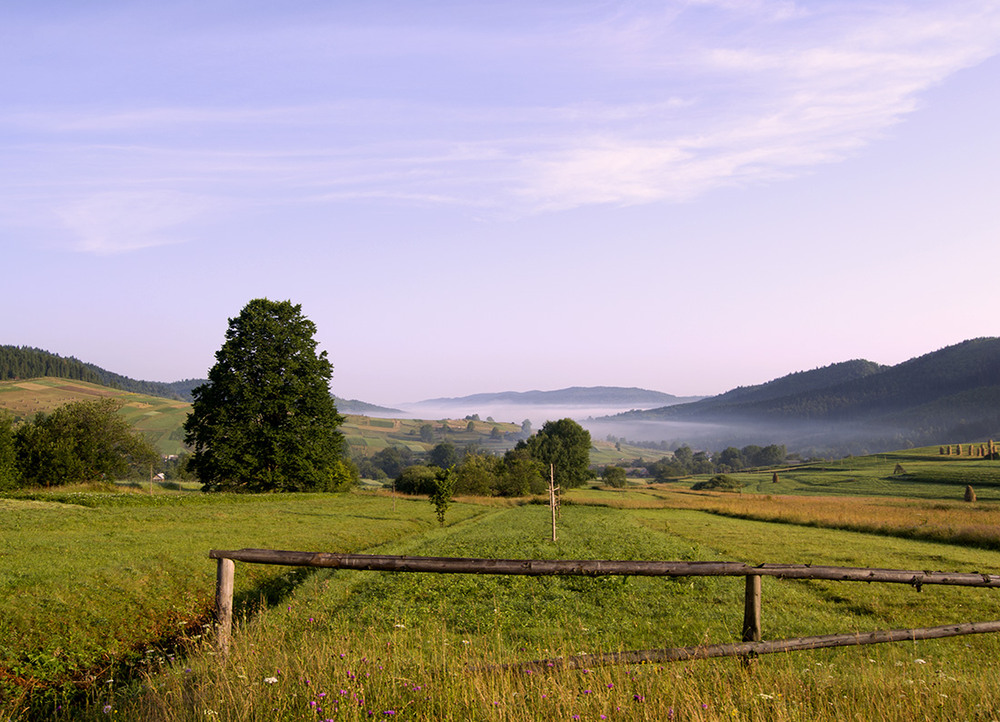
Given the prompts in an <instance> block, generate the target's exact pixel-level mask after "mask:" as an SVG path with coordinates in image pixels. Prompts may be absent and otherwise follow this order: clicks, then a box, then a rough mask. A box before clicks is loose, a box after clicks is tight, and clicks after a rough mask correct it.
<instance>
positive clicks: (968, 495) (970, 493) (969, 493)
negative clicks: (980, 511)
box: [965, 484, 976, 502]
mask: <svg viewBox="0 0 1000 722" xmlns="http://www.w3.org/2000/svg"><path fill="white" fill-rule="evenodd" d="M965 500H966V501H970V502H971V501H975V500H976V492H975V491H974V490H973V488H972V485H971V484H969V485H968V486H966V487H965Z"/></svg>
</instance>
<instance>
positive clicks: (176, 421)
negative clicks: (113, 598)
mask: <svg viewBox="0 0 1000 722" xmlns="http://www.w3.org/2000/svg"><path fill="white" fill-rule="evenodd" d="M101 397H112V398H117V399H120V400H121V401H122V404H123V406H122V411H121V413H122V414H123V415H124V416H125V417H126V418H127V419H128V420H129V422H130V423H131V424H132V425H133V426H135V428H137V429H139V430H140V431H142V432H144V433H145V434H147V435H148V436H149V438H150V440H151V441H152V442H153V443H154V444H155V445H156V447H157V448H158V449H159V450H160V451H161V452H162V453H164V454H179V453H181V452H182V451H183V450H184V432H183V429H182V426H183V424H184V421H185V420H186V419H187V415H188V413H189V412H190V410H191V405H190V404H188V403H185V402H183V401H175V400H171V399H163V398H160V397H157V396H145V395H142V394H134V393H129V392H125V391H118V390H116V389H111V388H108V387H106V386H99V385H97V384H90V383H85V382H83V381H69V380H66V379H56V378H41V379H31V380H28V381H4V382H0V409H7V410H8V411H10V412H12V413H14V414H15V415H16V416H18V417H21V418H28V417H31V416H32V415H34V414H36V413H38V412H39V411H45V412H50V411H52V410H53V409H55V408H56V407H58V406H62V405H64V404H68V403H71V402H74V401H87V400H92V399H95V398H101ZM345 418H346V420H345V423H344V425H343V427H342V429H341V430H342V431H343V433H344V436H345V438H346V440H347V443H348V444H349V445H350V446H351V450H352V452H356V453H362V454H368V455H370V454H374V453H376V452H378V451H381V450H382V449H384V448H386V447H387V446H401V447H406V448H409V449H410V450H411V451H413V452H415V453H425V452H427V451H429V450H430V449H431V448H432V447H433V446H434V445H435V444H437V443H439V442H441V441H450V442H451V443H453V444H455V446H456V447H458V448H459V449H461V448H463V447H464V446H466V445H467V444H475V445H477V446H478V447H479V448H481V449H483V450H484V451H487V452H492V453H502V452H504V451H506V450H507V449H509V448H511V447H512V446H513V445H514V443H515V439H514V438H513V434H516V433H517V432H519V431H520V430H521V428H520V426H518V425H516V424H510V423H500V422H497V423H493V422H489V421H474V422H473V429H472V430H471V431H470V430H468V428H467V427H468V423H469V422H468V421H465V420H455V419H453V420H437V421H423V420H419V419H379V418H375V417H371V416H356V415H347V416H346V417H345ZM428 423H429V424H431V425H432V426H433V427H434V440H433V441H431V442H430V443H426V442H422V441H421V440H420V427H421V426H423V425H424V424H428ZM445 427H447V430H445ZM494 428H496V429H497V430H498V431H499V433H500V437H499V438H496V437H494V436H493V434H492V432H493V429H494ZM663 453H664V452H654V451H650V450H649V449H640V448H638V447H629V446H625V447H623V448H622V450H621V451H620V452H619V451H616V450H615V448H614V444H611V443H608V442H603V441H598V442H595V444H594V448H593V449H592V454H591V455H592V461H593V463H595V464H607V463H615V462H618V461H619V460H623V459H630V460H631V459H637V458H644V459H658V458H660V457H661V456H663Z"/></svg>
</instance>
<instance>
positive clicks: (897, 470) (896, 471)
mask: <svg viewBox="0 0 1000 722" xmlns="http://www.w3.org/2000/svg"><path fill="white" fill-rule="evenodd" d="M905 473H906V469H904V468H903V465H902V464H896V468H895V469H893V471H892V475H893V476H899V475H900V474H905Z"/></svg>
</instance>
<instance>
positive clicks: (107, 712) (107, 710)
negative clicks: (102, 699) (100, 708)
mask: <svg viewBox="0 0 1000 722" xmlns="http://www.w3.org/2000/svg"><path fill="white" fill-rule="evenodd" d="M104 714H111V705H110V704H106V705H104Z"/></svg>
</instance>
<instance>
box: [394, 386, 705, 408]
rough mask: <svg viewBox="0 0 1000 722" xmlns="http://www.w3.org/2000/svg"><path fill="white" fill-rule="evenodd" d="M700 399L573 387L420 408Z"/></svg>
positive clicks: (471, 398)
mask: <svg viewBox="0 0 1000 722" xmlns="http://www.w3.org/2000/svg"><path fill="white" fill-rule="evenodd" d="M697 398H699V397H688V398H686V399H685V398H682V397H679V396H674V395H673V394H666V393H663V392H662V391H650V390H648V389H639V388H634V387H631V388H622V387H618V386H587V387H581V386H573V387H571V388H566V389H558V390H556V391H503V392H500V393H485V394H473V395H471V396H462V397H460V398H441V399H428V400H426V401H420V402H418V403H417V404H414V405H415V406H420V405H425V404H426V405H449V404H453V405H469V404H481V403H490V404H516V405H521V406H527V405H552V406H555V405H565V406H610V405H618V406H619V408H621V407H622V406H627V405H632V406H635V407H639V406H645V407H649V406H654V405H657V404H661V405H664V406H666V405H669V404H677V403H681V402H683V401H691V400H695V399H697Z"/></svg>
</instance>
